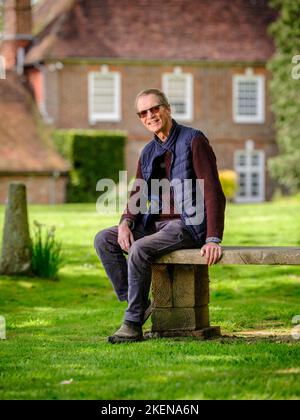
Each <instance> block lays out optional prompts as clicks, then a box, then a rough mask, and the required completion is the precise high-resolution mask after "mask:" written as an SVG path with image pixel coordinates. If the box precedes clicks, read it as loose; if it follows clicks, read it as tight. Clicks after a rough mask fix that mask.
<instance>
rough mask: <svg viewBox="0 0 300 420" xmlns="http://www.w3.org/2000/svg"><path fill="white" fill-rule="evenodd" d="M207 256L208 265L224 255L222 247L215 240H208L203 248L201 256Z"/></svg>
mask: <svg viewBox="0 0 300 420" xmlns="http://www.w3.org/2000/svg"><path fill="white" fill-rule="evenodd" d="M204 255H205V256H206V261H207V265H213V264H216V263H217V262H218V261H219V260H220V258H221V257H222V248H221V246H220V245H219V244H217V243H215V242H208V243H207V244H205V245H204V246H203V247H202V248H201V256H202V257H204Z"/></svg>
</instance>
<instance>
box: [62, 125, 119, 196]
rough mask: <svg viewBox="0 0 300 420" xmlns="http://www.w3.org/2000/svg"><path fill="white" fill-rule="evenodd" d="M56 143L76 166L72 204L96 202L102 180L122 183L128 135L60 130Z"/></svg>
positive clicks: (71, 177) (74, 166)
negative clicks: (99, 181) (121, 174)
mask: <svg viewBox="0 0 300 420" xmlns="http://www.w3.org/2000/svg"><path fill="white" fill-rule="evenodd" d="M54 141H55V143H56V146H57V148H58V150H59V151H60V152H61V154H62V155H63V156H64V157H65V158H67V159H68V160H69V161H70V162H71V164H72V168H73V169H72V171H71V176H70V183H69V185H68V192H67V201H68V202H96V200H97V197H98V195H99V193H97V191H96V184H97V181H98V180H99V179H102V178H110V179H112V180H114V181H115V182H116V183H118V180H119V171H123V170H125V150H124V149H125V142H126V134H125V133H122V132H104V131H97V130H59V131H57V132H56V133H55V135H54Z"/></svg>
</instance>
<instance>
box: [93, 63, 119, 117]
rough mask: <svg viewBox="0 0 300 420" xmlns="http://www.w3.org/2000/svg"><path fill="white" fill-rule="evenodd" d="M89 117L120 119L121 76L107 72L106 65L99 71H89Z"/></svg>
mask: <svg viewBox="0 0 300 420" xmlns="http://www.w3.org/2000/svg"><path fill="white" fill-rule="evenodd" d="M89 119H90V123H92V124H94V123H96V122H98V121H100V122H101V121H120V120H121V76H120V74H119V73H117V72H109V71H108V70H107V69H106V67H105V69H104V70H102V71H101V72H91V73H89Z"/></svg>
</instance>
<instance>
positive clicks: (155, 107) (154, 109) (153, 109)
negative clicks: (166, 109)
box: [137, 104, 163, 118]
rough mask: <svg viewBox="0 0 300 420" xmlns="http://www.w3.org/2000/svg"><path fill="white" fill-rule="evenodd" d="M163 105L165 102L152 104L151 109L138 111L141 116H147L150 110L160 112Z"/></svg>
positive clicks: (152, 112) (155, 112) (154, 112)
mask: <svg viewBox="0 0 300 420" xmlns="http://www.w3.org/2000/svg"><path fill="white" fill-rule="evenodd" d="M161 106H163V104H159V105H155V106H152V107H151V108H149V109H145V110H144V111H141V112H137V115H138V116H139V117H140V118H146V117H147V115H148V112H150V113H151V114H158V113H159V110H160V107H161Z"/></svg>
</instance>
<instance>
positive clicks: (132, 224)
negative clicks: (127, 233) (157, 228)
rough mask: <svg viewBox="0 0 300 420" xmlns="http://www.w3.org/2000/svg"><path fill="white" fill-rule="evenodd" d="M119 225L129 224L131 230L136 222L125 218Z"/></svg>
mask: <svg viewBox="0 0 300 420" xmlns="http://www.w3.org/2000/svg"><path fill="white" fill-rule="evenodd" d="M119 226H121V227H123V226H127V227H128V228H129V229H130V230H132V229H133V227H134V222H133V220H131V219H123V220H122V221H121V223H120V224H119Z"/></svg>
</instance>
